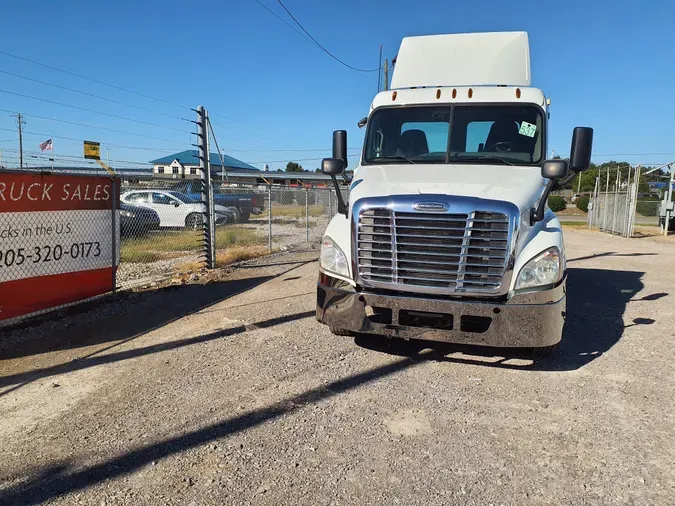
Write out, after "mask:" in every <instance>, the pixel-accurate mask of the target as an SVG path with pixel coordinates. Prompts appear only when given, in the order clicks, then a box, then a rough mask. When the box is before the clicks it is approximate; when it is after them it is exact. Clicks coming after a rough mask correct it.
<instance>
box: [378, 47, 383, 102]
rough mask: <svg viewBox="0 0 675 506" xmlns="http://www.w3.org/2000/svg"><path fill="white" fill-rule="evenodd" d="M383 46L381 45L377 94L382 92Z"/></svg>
mask: <svg viewBox="0 0 675 506" xmlns="http://www.w3.org/2000/svg"><path fill="white" fill-rule="evenodd" d="M381 70H382V44H380V59H379V60H377V92H378V93H379V92H380V88H381V87H382V72H381Z"/></svg>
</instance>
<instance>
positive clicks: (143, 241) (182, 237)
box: [120, 226, 267, 263]
mask: <svg viewBox="0 0 675 506" xmlns="http://www.w3.org/2000/svg"><path fill="white" fill-rule="evenodd" d="M266 242H267V238H266V237H263V236H261V235H258V234H256V233H255V232H254V231H253V230H250V229H248V228H245V226H230V227H226V228H220V227H219V228H216V248H218V249H224V248H231V247H249V246H257V245H262V244H266ZM202 247H203V246H202V241H201V238H200V235H198V234H197V233H196V232H194V231H192V230H184V231H177V232H162V233H155V234H150V235H148V236H146V237H139V238H133V239H124V240H123V241H122V247H121V252H120V255H121V261H122V262H133V263H152V262H156V261H158V260H163V259H169V258H177V257H180V256H184V255H185V254H186V253H188V254H189V253H197V252H199V251H201V250H202Z"/></svg>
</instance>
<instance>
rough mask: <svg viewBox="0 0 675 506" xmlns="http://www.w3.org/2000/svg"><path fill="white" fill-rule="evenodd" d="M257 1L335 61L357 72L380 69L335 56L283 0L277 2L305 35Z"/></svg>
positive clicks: (258, 1) (258, 0)
mask: <svg viewBox="0 0 675 506" xmlns="http://www.w3.org/2000/svg"><path fill="white" fill-rule="evenodd" d="M255 1H256V2H257V3H258V4H259V5H261V6H262V7H263V8H265V9H266V10H267V11H268V12H270V13H271V14H272V15H273V16H274V17H276V18H277V19H279V20H280V21H281V22H283V23H284V24H285V25H286V26H288V27H289V28H291V29H292V30H293V31H294V32H296V33H299V34H300V35H302V36H303V37H304V38H305V39H309V40H310V41H311V42H313V43H314V44H315V45H316V46H317V47H318V48H319V49H321V50H322V51H323V52H324V53H326V54H327V55H328V56H330V57H331V58H333V59H334V60H335V61H337V62H339V63H341V64H342V65H344V66H345V67H347V68H348V69H351V70H354V71H356V72H377V71H379V70H380V69H379V68H375V69H361V68H358V67H354V66H352V65H349V64H348V63H346V62H345V61H343V60H341V59H340V58H338V57H337V56H335V55H334V54H333V53H331V52H330V51H329V50H328V49H326V48H325V47H324V46H323V45H322V44H321V43H320V42H319V41H318V40H316V39H315V38H314V37H313V36H312V34H311V33H309V32H308V31H307V30H306V29H305V27H304V26H302V23H300V22H299V21H298V20H297V19H296V18H295V16H293V13H292V12H291V11H289V10H288V8H287V7H286V6H285V5H284V4H283V2H282V1H281V0H277V2H278V3H279V5H281V7H282V8H283V9H284V10H285V11H286V14H288V15H289V16H290V17H291V19H292V20H293V21H294V22H295V24H296V25H298V26H299V27H300V29H301V30H302V32H304V35H303V33H301V32H298V30H296V29H295V28H294V27H293V26H292V25H290V24H289V23H287V22H286V21H285V20H284V19H283V18H281V17H280V16H278V15H277V14H276V13H275V12H274V11H272V10H271V9H270V8H268V7H267V6H266V5H264V4H263V3H262V2H261V1H260V0H255Z"/></svg>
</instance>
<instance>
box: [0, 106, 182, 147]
mask: <svg viewBox="0 0 675 506" xmlns="http://www.w3.org/2000/svg"><path fill="white" fill-rule="evenodd" d="M0 111H2V112H9V113H13V112H14V111H10V110H8V109H0ZM21 115H22V116H25V117H27V118H38V119H43V120H47V121H56V122H58V123H66V124H68V125H75V126H82V127H87V128H95V129H97V130H105V131H108V132H114V133H118V134H125V135H133V136H134V137H144V138H146V139H153V140H156V141H165V142H171V143H174V144H175V143H176V142H178V141H176V140H175V139H166V138H163V137H155V136H153V135H144V134H138V133H135V132H127V131H124V130H117V129H115V128H108V127H102V126H97V125H91V124H88V123H79V122H77V121H69V120H65V119H59V118H50V117H47V116H39V115H37V114H32V113H21ZM0 142H4V141H0Z"/></svg>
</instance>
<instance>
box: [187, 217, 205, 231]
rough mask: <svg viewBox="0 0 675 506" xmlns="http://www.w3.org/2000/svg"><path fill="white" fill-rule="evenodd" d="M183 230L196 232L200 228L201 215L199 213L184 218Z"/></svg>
mask: <svg viewBox="0 0 675 506" xmlns="http://www.w3.org/2000/svg"><path fill="white" fill-rule="evenodd" d="M185 228H191V229H192V230H198V229H200V228H202V215H201V214H199V213H192V214H188V215H187V216H186V217H185Z"/></svg>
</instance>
